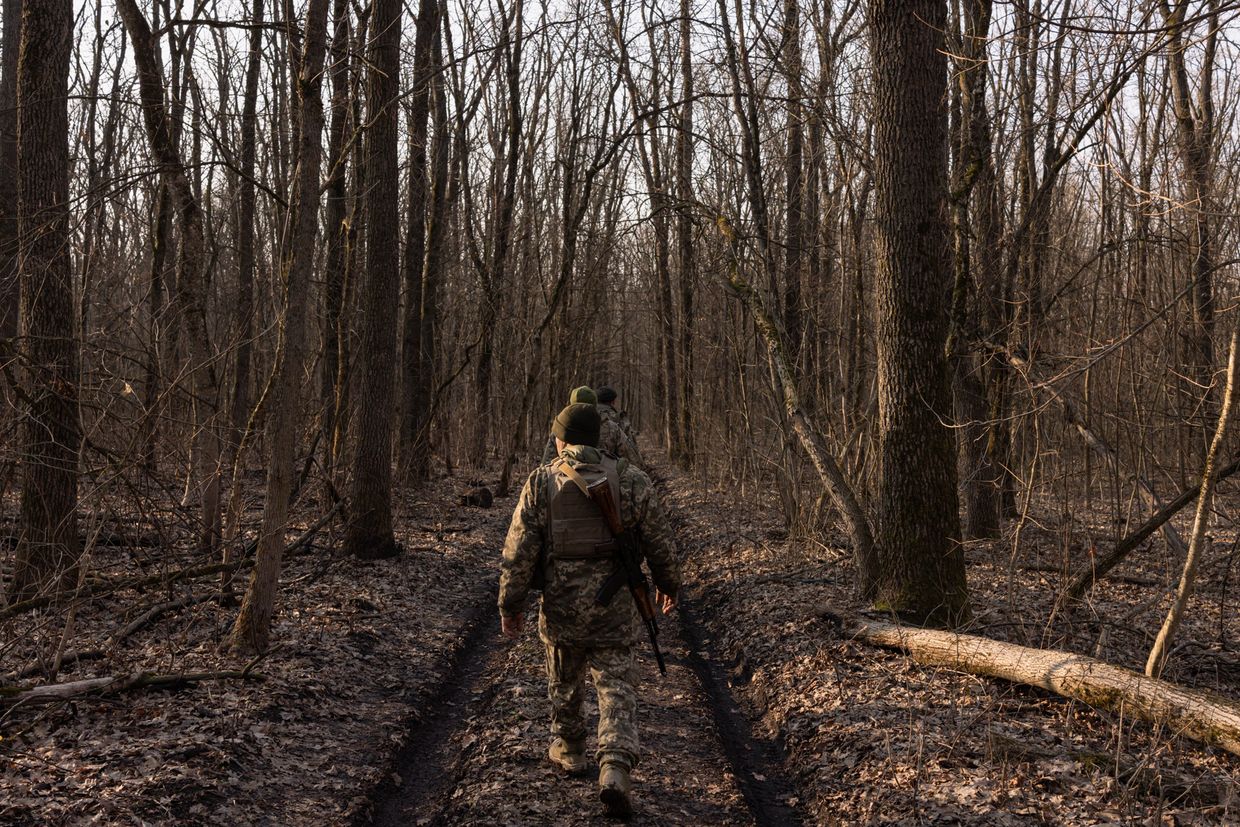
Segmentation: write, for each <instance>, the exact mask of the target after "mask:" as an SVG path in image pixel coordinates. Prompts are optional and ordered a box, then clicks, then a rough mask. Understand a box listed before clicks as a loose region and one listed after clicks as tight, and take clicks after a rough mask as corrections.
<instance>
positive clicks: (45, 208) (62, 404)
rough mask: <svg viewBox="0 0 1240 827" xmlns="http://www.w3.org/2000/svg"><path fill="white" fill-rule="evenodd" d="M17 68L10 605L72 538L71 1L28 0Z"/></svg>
mask: <svg viewBox="0 0 1240 827" xmlns="http://www.w3.org/2000/svg"><path fill="white" fill-rule="evenodd" d="M21 30H22V50H21V59H20V61H19V63H18V67H17V105H18V112H17V136H18V138H17V217H18V240H19V251H18V252H19V258H20V262H21V264H20V279H21V299H22V301H21V305H22V306H21V316H22V331H21V332H22V338H21V353H22V357H23V361H24V362H25V367H26V370H25V373H26V376H27V380H26V383H25V384H26V387H27V391H26V395H27V396H28V397H29V401H28V405H29V409H28V410H27V411H26V415H25V417H24V419H25V422H24V431H25V439H24V441H23V442H24V444H23V450H22V470H23V479H22V497H21V516H20V535H19V537H18V544H17V557H16V560H15V565H14V570H13V584H12V595H13V599H14V600H15V601H16V600H24V599H26V598H29V597H33V596H34V595H35V594H36V593H37V592H39V591H41V590H44V589H52V590H56V589H58V588H59V585H60V580H61V578H62V577H64V576H65V575H68V574H69V573H70V572H72V570H73V569H74V567H75V565H76V563H77V561H78V557H79V555H80V554H81V545H80V542H79V539H78V533H77V514H76V508H77V486H78V452H79V443H80V442H81V422H80V418H79V413H78V379H79V376H78V352H77V348H78V343H77V341H76V338H75V336H74V330H75V325H74V313H73V273H72V262H71V261H70V257H69V251H70V227H69V108H68V94H69V55H70V53H71V50H72V42H73V4H72V2H70V0H45V2H37V3H36V2H33V1H32V0H28V1H27V2H26V4H25V8H24V9H23V10H22V21H21Z"/></svg>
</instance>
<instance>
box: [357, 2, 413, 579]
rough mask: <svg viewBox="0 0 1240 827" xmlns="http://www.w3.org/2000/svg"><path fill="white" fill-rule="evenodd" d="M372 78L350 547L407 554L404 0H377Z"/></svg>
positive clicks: (365, 552)
mask: <svg viewBox="0 0 1240 827" xmlns="http://www.w3.org/2000/svg"><path fill="white" fill-rule="evenodd" d="M370 22H371V35H370V45H369V48H368V50H367V51H368V59H369V63H370V72H369V77H368V79H367V83H366V123H367V129H366V183H367V187H366V189H367V196H366V198H367V202H366V234H367V237H366V272H365V278H366V281H365V287H364V288H363V294H362V305H363V306H362V312H363V313H364V319H363V322H362V341H361V355H360V358H361V362H362V369H361V381H360V382H359V386H358V391H357V394H356V396H355V397H354V406H355V409H354V414H353V417H352V418H353V422H354V423H356V428H357V454H356V457H355V461H354V464H353V488H352V497H351V498H350V503H349V527H348V532H347V534H346V536H345V547H346V549H347V550H348V553H349V554H352V555H354V556H356V557H361V558H363V559H376V558H382V557H391V556H394V555H396V554H398V553H399V552H400V546H398V545H397V543H396V538H395V536H394V535H393V534H392V426H393V425H394V424H395V423H394V422H393V420H394V419H395V417H394V416H393V406H394V404H395V402H396V388H395V387H394V385H395V382H396V370H395V366H394V365H393V364H392V354H393V353H395V352H396V303H397V301H396V300H397V297H398V296H399V292H400V291H399V285H400V265H399V260H398V259H397V257H396V255H395V254H394V253H395V251H396V250H397V249H398V248H399V243H400V232H399V229H398V228H399V224H400V217H399V215H398V212H397V202H398V196H399V188H400V184H399V182H400V174H399V169H398V167H397V163H396V149H397V148H396V131H397V130H396V124H397V116H398V115H399V113H400V100H399V96H400V88H399V75H400V26H401V3H400V0H375V3H374V10H373V12H372V17H371V21H370Z"/></svg>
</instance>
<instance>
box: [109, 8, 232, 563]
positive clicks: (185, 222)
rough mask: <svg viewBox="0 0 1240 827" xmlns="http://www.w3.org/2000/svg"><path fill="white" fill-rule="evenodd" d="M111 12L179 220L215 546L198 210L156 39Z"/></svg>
mask: <svg viewBox="0 0 1240 827" xmlns="http://www.w3.org/2000/svg"><path fill="white" fill-rule="evenodd" d="M116 10H117V12H118V13H119V15H120V17H121V20H122V21H123V22H124V24H125V28H126V29H128V31H129V39H130V41H131V42H132V43H133V51H134V64H135V66H136V68H137V74H138V86H139V94H140V99H141V102H142V117H143V122H144V124H145V126H146V133H147V140H148V141H149V143H150V145H151V152H152V154H153V155H154V156H155V159H156V162H157V163H158V166H159V169H160V172H162V173H163V176H164V180H165V182H166V184H167V186H168V187H169V191H170V195H171V198H172V202H173V205H174V207H175V209H176V212H177V214H178V215H179V216H180V223H181V251H180V255H179V257H178V262H177V279H176V281H177V284H176V292H177V300H178V304H179V305H180V307H181V309H182V310H183V313H184V317H183V320H184V326H185V337H186V339H187V340H188V342H189V351H190V359H191V360H192V362H193V364H192V365H191V367H190V369H191V375H192V388H193V396H194V412H195V414H194V445H193V454H194V456H195V458H196V464H197V473H196V478H197V482H198V488H197V491H196V492H195V493H196V494H197V496H198V499H199V502H200V503H201V506H202V521H201V526H200V532H201V533H200V536H199V545H200V547H201V548H203V549H204V550H210V549H214V547H215V546H216V544H217V543H218V541H219V533H220V486H219V477H220V468H219V457H220V436H219V425H218V422H217V417H216V410H215V409H216V405H217V403H218V398H217V397H218V383H217V381H216V375H215V369H214V368H213V367H212V365H213V360H212V353H211V346H210V338H209V336H208V329H207V314H206V281H207V278H206V277H207V271H208V267H209V264H210V261H209V259H208V257H207V254H206V246H205V241H204V235H203V219H202V209H201V206H200V205H199V203H198V199H197V198H195V197H194V189H193V186H192V184H191V182H190V178H189V175H188V173H187V172H186V169H185V164H184V163H183V162H182V160H181V155H180V152H179V150H178V149H177V146H176V143H175V141H174V140H173V132H172V123H171V121H170V119H169V117H168V110H167V108H166V107H165V105H164V85H163V84H164V80H163V78H164V73H163V68H162V66H161V59H160V54H159V40H158V37H157V36H156V35H155V34H154V33H152V31H151V27H150V25H149V24H148V23H147V21H146V18H145V17H144V16H143V15H142V12H141V11H139V10H138V5H137V2H136V0H117V4H116Z"/></svg>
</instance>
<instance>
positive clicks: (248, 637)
mask: <svg viewBox="0 0 1240 827" xmlns="http://www.w3.org/2000/svg"><path fill="white" fill-rule="evenodd" d="M327 10H328V0H310V3H309V5H308V6H307V8H306V27H305V37H304V38H303V40H304V43H305V54H304V56H303V57H302V59H301V60H300V61H298V65H299V68H300V71H301V75H300V76H299V77H298V79H297V93H298V94H297V99H298V103H299V107H298V109H299V112H300V114H299V116H298V118H297V124H298V129H299V134H298V135H297V175H296V178H295V180H294V183H293V201H292V209H291V213H290V218H291V219H292V220H291V226H290V228H289V229H288V230H286V232H285V238H284V245H283V247H284V250H283V255H282V258H283V259H284V261H283V268H282V269H283V270H284V284H283V292H284V319H283V321H282V323H281V325H280V334H281V335H280V339H281V342H280V349H279V353H278V355H277V362H276V371H275V377H274V380H273V382H272V389H271V393H272V397H271V409H270V411H269V413H268V415H267V444H268V447H269V450H270V452H271V455H270V457H269V458H268V462H267V492H266V498H265V500H264V503H263V524H262V529H261V531H260V533H259V539H258V555H257V558H256V559H255V563H254V572H253V574H252V575H251V577H250V585H249V588H248V589H247V590H246V593H245V599H244V600H243V601H242V603H241V612H240V614H238V615H237V621H236V624H235V625H234V626H233V630H232V643H233V645H234V646H235V647H237V648H239V649H242V650H245V651H250V652H255V653H263V652H266V651H267V644H268V641H269V638H270V632H271V616H272V613H273V611H274V609H275V592H276V585H277V583H278V581H279V578H280V565H281V562H282V557H283V552H284V533H285V531H286V530H287V528H288V509H289V493H290V491H291V490H292V484H293V452H294V450H295V448H296V446H297V434H298V432H299V431H300V428H299V427H298V426H299V422H300V418H301V380H302V374H303V373H304V372H305V351H306V309H307V308H306V306H307V304H308V303H309V295H308V294H309V290H310V276H311V272H312V270H313V267H314V251H315V246H316V243H317V241H318V226H319V221H318V219H319V178H320V170H321V168H322V135H323V99H322V94H321V90H322V85H323V61H324V58H325V56H326V53H327Z"/></svg>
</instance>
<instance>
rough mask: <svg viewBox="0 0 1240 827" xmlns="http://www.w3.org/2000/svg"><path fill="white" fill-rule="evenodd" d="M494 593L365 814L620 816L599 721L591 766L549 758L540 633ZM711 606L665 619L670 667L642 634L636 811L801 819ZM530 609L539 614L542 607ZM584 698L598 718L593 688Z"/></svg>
mask: <svg viewBox="0 0 1240 827" xmlns="http://www.w3.org/2000/svg"><path fill="white" fill-rule="evenodd" d="M664 485H666V483H664ZM677 522H680V521H679V520H677ZM493 606H494V600H493V599H488V600H487V601H486V602H485V603H484V604H483V605H481V606H479V607H478V608H476V609H475V610H474V612H473V613H472V614H471V619H470V621H469V623H468V624H467V629H466V630H465V632H464V634H463V638H462V643H461V645H460V647H459V648H458V650H457V652H456V654H455V657H454V660H453V664H452V666H451V667H450V669H449V672H448V674H447V676H446V678H445V679H444V681H443V683H442V685H441V686H440V688H439V689H438V691H437V692H436V693H435V695H434V697H432V698H428V699H414V700H412V701H411V703H414V704H417V706H418V709H417V710H415V711H414V712H413V718H414V722H413V723H412V725H411V726H410V731H409V736H408V738H407V740H406V742H405V743H404V744H403V745H402V747H401V748H400V749H399V750H398V751H397V753H396V755H395V757H394V759H393V761H392V773H391V774H390V775H389V776H388V778H387V780H385V781H384V782H383V783H382V784H380V785H379V787H377V788H376V790H375V791H374V794H373V795H372V799H371V800H372V807H371V808H370V811H369V814H368V816H367V817H365V818H363V819H359V820H358V822H356V823H357V824H358V825H359V827H360V825H363V824H365V825H374V827H396V825H419V826H421V825H431V826H433V827H454V826H455V825H476V824H502V825H539V824H547V825H590V824H600V825H601V824H609V823H614V822H613V821H612V820H609V819H607V818H605V817H604V816H603V815H602V812H601V807H600V805H599V802H598V799H597V790H596V786H595V781H594V773H595V772H596V771H597V768H596V767H595V766H594V764H593V735H591V738H590V741H589V742H588V744H587V755H588V756H589V757H590V758H591V772H590V774H589V775H588V776H587V777H584V778H568V777H566V776H564V775H562V774H561V773H559V772H558V771H557V770H556V769H554V768H553V767H551V766H550V765H549V764H548V762H547V760H546V755H545V751H546V748H547V743H548V741H549V739H550V733H549V730H548V721H547V718H548V709H547V701H546V683H545V680H546V678H545V673H544V654H543V647H542V643H541V642H540V641H539V640H538V637H537V634H536V632H535V631H534V630H533V629H532V628H531V629H529V630H527V631H526V633H525V634H524V635H523V636H522V639H521V640H520V641H519V642H518V643H516V644H509V643H507V642H504V641H503V640H502V639H501V638H500V636H499V630H498V628H497V623H496V622H495V616H494V608H493ZM708 612H709V607H705V606H695V605H692V604H688V605H682V607H681V609H680V610H679V611H678V612H677V613H676V614H675V615H673V616H672V617H669V618H664V619H662V620H661V623H660V625H661V631H662V633H663V634H662V635H661V640H662V642H663V645H664V648H665V650H666V658H667V662H668V675H667V676H666V677H660V676H659V675H658V672H657V670H656V669H655V667H654V662H653V656H652V655H651V654H650V652H649V651H648V650H647V646H646V645H645V642H644V641H643V642H642V644H640V645H639V659H640V662H641V666H640V669H641V672H642V685H641V687H640V689H639V698H640V708H639V709H640V711H639V727H640V732H641V736H642V747H643V749H642V751H643V753H644V758H643V760H642V762H641V763H640V764H639V766H638V767H637V768H636V769H635V770H634V774H633V780H634V790H635V794H636V800H637V810H638V811H637V814H636V815H635V816H634V817H633V818H632V819H631V821H630V823H631V824H638V825H642V824H650V825H654V824H659V825H664V824H684V825H698V824H712V825H737V826H738V827H739V825H755V824H756V825H772V827H793V826H794V825H800V824H802V823H803V818H802V814H801V813H800V811H799V810H798V808H797V806H796V803H797V799H796V797H795V795H794V790H795V786H794V785H793V784H792V782H791V781H790V780H789V779H788V777H787V776H786V774H785V769H784V755H783V749H782V745H781V744H780V743H779V742H778V740H777V739H769V738H764V737H759V736H757V735H756V734H755V729H756V726H755V719H756V717H757V716H756V715H754V714H747V712H746V710H745V709H744V708H742V704H741V703H740V702H739V701H738V699H737V698H736V697H734V696H733V694H732V691H731V682H730V681H729V671H728V668H727V666H726V664H725V661H724V659H723V657H722V656H721V655H720V653H718V652H716V651H714V649H713V647H712V645H711V640H710V638H709V637H708V635H707V634H706V632H705V629H706V624H705V623H704V620H705V619H706V618H707V614H706V613H708ZM527 616H528V617H530V619H531V621H533V619H534V618H535V617H536V616H537V609H536V608H535V607H533V606H532V607H531V611H530V612H529V613H528V615H527ZM530 625H531V626H533V623H532V622H531V624H530ZM586 705H587V716H588V717H589V719H590V720H591V721H595V720H597V705H596V703H595V701H594V698H593V692H592V691H591V690H587V701H586ZM751 712H752V711H751Z"/></svg>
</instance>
